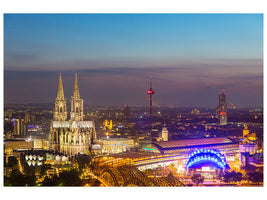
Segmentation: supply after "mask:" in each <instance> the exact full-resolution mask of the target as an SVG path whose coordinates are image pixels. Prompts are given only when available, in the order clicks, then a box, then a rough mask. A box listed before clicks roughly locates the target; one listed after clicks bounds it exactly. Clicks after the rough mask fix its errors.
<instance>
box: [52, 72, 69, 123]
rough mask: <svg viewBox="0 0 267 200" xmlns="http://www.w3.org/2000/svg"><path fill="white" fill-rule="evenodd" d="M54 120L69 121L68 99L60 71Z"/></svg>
mask: <svg viewBox="0 0 267 200" xmlns="http://www.w3.org/2000/svg"><path fill="white" fill-rule="evenodd" d="M53 117H54V121H67V108H66V99H65V97H64V91H63V83H62V79H61V73H59V83H58V90H57V97H56V100H55V109H54V112H53Z"/></svg>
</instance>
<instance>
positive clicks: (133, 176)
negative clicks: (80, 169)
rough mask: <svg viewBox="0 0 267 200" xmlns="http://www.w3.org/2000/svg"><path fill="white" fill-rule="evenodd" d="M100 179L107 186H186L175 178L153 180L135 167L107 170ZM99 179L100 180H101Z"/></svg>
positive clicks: (154, 178)
mask: <svg viewBox="0 0 267 200" xmlns="http://www.w3.org/2000/svg"><path fill="white" fill-rule="evenodd" d="M98 177H99V178H100V179H102V181H104V182H105V184H104V185H105V186H116V187H123V186H128V187H129V186H143V187H146V186H149V187H154V186H156V187H157V186H180V187H181V186H184V184H183V183H182V182H181V181H179V180H178V179H177V178H175V177H174V176H167V177H152V178H151V177H148V176H147V175H146V174H145V173H143V172H142V171H140V170H138V169H137V168H136V167H134V166H120V167H117V168H105V169H103V170H102V172H101V173H100V175H99V176H98ZM99 178H98V180H100V179H99ZM100 181H101V180H100ZM102 181H101V182H102Z"/></svg>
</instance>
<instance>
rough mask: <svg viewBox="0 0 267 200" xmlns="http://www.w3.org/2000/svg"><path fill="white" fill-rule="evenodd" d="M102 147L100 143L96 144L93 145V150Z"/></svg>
mask: <svg viewBox="0 0 267 200" xmlns="http://www.w3.org/2000/svg"><path fill="white" fill-rule="evenodd" d="M101 149H102V147H101V146H100V144H94V145H93V146H92V150H101Z"/></svg>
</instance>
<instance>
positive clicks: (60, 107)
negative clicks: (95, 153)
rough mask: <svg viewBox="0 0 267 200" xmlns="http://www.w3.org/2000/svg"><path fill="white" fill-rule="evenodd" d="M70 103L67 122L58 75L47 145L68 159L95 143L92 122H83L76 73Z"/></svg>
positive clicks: (60, 80) (61, 85) (64, 101)
mask: <svg viewBox="0 0 267 200" xmlns="http://www.w3.org/2000/svg"><path fill="white" fill-rule="evenodd" d="M70 103H71V107H70V118H69V120H68V112H67V105H66V99H65V97H64V91H63V83H62V78H61V73H60V74H59V84H58V91H57V97H56V99H55V108H54V110H53V121H52V122H51V126H50V135H49V143H50V148H51V149H52V150H54V151H58V152H60V153H63V154H65V155H68V156H69V157H71V156H74V155H76V154H78V153H85V152H86V151H88V150H89V149H90V147H91V146H92V144H93V143H94V142H95V141H96V131H95V124H94V121H84V120H83V99H82V98H81V97H80V93H79V87H78V80H77V73H75V83H74V90H73V96H72V97H71V99H70Z"/></svg>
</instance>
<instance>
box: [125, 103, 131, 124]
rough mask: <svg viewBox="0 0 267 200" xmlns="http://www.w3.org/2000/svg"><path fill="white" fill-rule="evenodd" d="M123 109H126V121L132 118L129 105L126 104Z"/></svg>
mask: <svg viewBox="0 0 267 200" xmlns="http://www.w3.org/2000/svg"><path fill="white" fill-rule="evenodd" d="M123 111H124V119H125V120H126V121H129V120H130V118H131V110H130V107H129V105H125V106H124V110H123Z"/></svg>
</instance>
